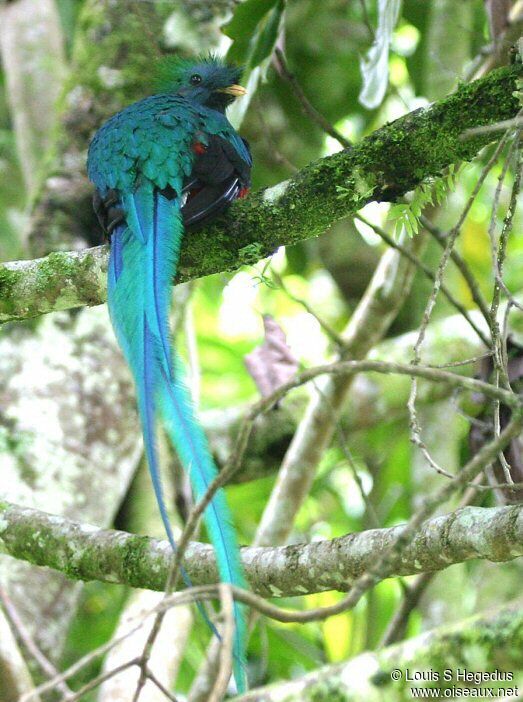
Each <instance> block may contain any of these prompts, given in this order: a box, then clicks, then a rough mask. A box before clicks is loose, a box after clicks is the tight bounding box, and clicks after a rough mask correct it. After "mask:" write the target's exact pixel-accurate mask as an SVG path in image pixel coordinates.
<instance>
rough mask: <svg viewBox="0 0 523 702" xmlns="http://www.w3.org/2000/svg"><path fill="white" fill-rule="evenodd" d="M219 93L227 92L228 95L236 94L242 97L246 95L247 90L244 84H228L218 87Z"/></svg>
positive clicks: (235, 95)
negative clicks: (224, 86)
mask: <svg viewBox="0 0 523 702" xmlns="http://www.w3.org/2000/svg"><path fill="white" fill-rule="evenodd" d="M216 92H217V93H226V94H227V95H234V97H241V96H242V95H246V94H247V91H246V90H245V88H244V87H243V85H228V86H227V87H226V88H218V90H217V91H216Z"/></svg>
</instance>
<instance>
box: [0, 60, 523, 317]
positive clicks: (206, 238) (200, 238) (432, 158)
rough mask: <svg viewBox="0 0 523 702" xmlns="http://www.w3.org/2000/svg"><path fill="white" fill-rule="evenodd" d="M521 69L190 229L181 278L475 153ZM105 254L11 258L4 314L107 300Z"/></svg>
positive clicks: (505, 110) (1, 295) (508, 108)
mask: <svg viewBox="0 0 523 702" xmlns="http://www.w3.org/2000/svg"><path fill="white" fill-rule="evenodd" d="M520 72H521V69H520V67H518V66H512V67H509V68H502V69H499V70H497V71H494V72H492V73H491V74H489V75H488V76H486V77H485V78H482V79H481V80H478V81H476V82H474V83H471V84H470V85H464V86H462V87H460V89H459V90H458V91H457V92H456V93H455V94H454V95H451V96H450V97H447V98H445V99H444V100H441V101H439V102H437V103H435V104H434V105H432V106H431V107H428V108H426V109H419V110H415V111H414V112H412V113H410V114H408V115H406V116H405V117H402V118H401V119H398V120H396V121H395V122H393V123H392V124H388V125H386V126H384V127H382V128H381V129H378V130H377V131H376V132H374V134H372V135H370V136H369V137H367V138H365V139H363V140H362V141H361V142H360V143H359V144H358V145H357V146H355V147H353V148H350V149H345V150H344V151H341V152H339V153H337V154H334V155H332V156H329V157H327V158H324V159H321V160H319V161H315V162H313V163H311V164H309V165H308V166H306V167H305V168H304V169H303V170H302V171H300V172H299V173H297V174H296V175H295V176H293V177H292V178H291V179H290V180H288V181H284V182H283V183H279V184H278V185H276V186H274V187H272V188H269V189H268V190H263V191H259V192H257V193H255V194H253V195H252V196H251V197H249V198H247V199H246V200H244V201H241V202H237V203H235V204H234V206H233V207H231V208H230V210H229V212H228V213H227V214H226V215H224V216H223V217H222V218H220V219H219V220H218V221H216V222H215V223H214V224H212V225H211V226H208V227H206V228H205V229H203V230H202V231H200V232H198V233H194V234H190V235H189V236H187V237H186V239H185V242H184V247H183V251H182V259H181V266H180V274H179V276H178V279H177V280H178V281H183V280H189V279H191V278H197V277H201V276H204V275H208V274H210V273H216V272H219V271H224V270H231V269H234V268H237V267H238V266H240V265H242V264H246V263H253V262H255V261H258V260H259V259H260V258H263V257H265V256H267V255H269V254H271V253H272V252H273V251H274V250H275V249H276V248H277V247H278V246H282V245H289V244H294V243H296V242H297V241H300V240H303V239H307V238H309V237H312V236H317V235H319V234H321V233H323V232H324V231H325V230H326V229H327V228H328V227H329V226H330V225H331V224H332V223H333V222H335V221H337V220H338V219H341V218H342V217H345V216H347V215H351V214H354V213H355V212H356V211H358V210H359V209H360V208H361V207H363V206H364V205H366V204H367V203H368V202H371V201H373V200H381V201H387V200H394V199H395V198H397V197H399V196H401V195H403V194H405V193H406V192H408V191H409V190H412V189H413V188H415V187H416V186H417V185H418V184H419V183H421V182H422V181H423V180H424V179H425V178H427V177H429V176H435V175H438V174H440V173H441V172H442V171H443V169H444V168H446V167H447V166H448V165H450V164H451V163H456V162H458V161H463V160H469V159H471V158H473V157H474V156H475V155H476V154H477V153H478V151H479V150H480V149H481V148H482V147H483V146H485V145H486V144H488V143H489V142H490V141H491V140H492V135H491V134H490V133H483V134H480V135H478V136H476V137H474V138H471V139H462V138H461V135H462V133H463V131H464V130H466V129H471V128H474V127H478V126H483V125H487V124H492V123H494V122H498V121H501V120H505V119H511V118H513V117H515V116H516V114H517V112H518V109H519V107H520V105H519V103H518V101H517V99H516V98H515V97H514V94H513V93H514V91H515V89H516V79H517V77H518V75H519V73H520ZM339 188H343V191H342V192H340V190H339ZM106 259H107V248H106V247H99V248H95V249H86V250H84V251H82V252H75V253H70V252H65V253H54V254H51V255H50V256H48V257H46V258H43V259H39V260H36V261H21V262H15V263H10V264H4V265H3V266H2V267H0V321H4V322H5V321H8V320H10V319H24V318H27V317H35V316H38V315H40V314H44V313H46V312H51V311H53V310H58V309H69V308H71V307H79V306H83V305H95V304H100V303H102V302H104V300H105V296H106V290H105V275H104V270H105V265H106Z"/></svg>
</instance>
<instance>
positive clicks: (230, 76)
mask: <svg viewBox="0 0 523 702" xmlns="http://www.w3.org/2000/svg"><path fill="white" fill-rule="evenodd" d="M158 73H159V81H158V85H159V88H160V89H161V90H162V92H169V93H177V94H178V95H183V96H184V97H185V98H187V99H188V100H192V101H194V102H197V103H198V104H200V105H205V106H206V107H211V108H212V109H214V110H219V111H220V112H223V111H224V110H225V108H226V107H227V106H228V105H230V104H231V103H232V102H233V101H234V100H235V99H236V98H237V97H240V96H241V95H245V93H246V90H245V88H243V87H242V86H241V85H239V84H238V81H239V80H240V76H241V73H242V71H241V68H237V67H236V66H231V65H229V64H227V63H225V62H224V61H223V60H222V59H219V58H217V57H215V56H208V57H204V58H200V59H196V60H194V59H193V60H188V59H180V58H168V59H165V60H164V61H162V62H161V64H160V66H159V71H158Z"/></svg>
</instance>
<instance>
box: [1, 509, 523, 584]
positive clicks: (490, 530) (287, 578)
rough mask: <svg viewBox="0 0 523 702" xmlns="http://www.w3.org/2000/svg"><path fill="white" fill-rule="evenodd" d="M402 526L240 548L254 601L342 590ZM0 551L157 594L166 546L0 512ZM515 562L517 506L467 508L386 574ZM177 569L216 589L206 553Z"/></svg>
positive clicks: (520, 551)
mask: <svg viewBox="0 0 523 702" xmlns="http://www.w3.org/2000/svg"><path fill="white" fill-rule="evenodd" d="M402 529H403V526H401V525H400V526H396V527H392V528H388V529H372V530H368V531H364V532H359V533H354V534H347V535H346V536H343V537H340V538H336V539H332V540H331V541H320V542H314V543H310V544H293V545H291V546H283V547H270V548H261V547H259V548H244V549H242V560H243V563H244V567H245V573H246V576H247V578H248V580H249V582H250V585H251V588H252V589H253V590H254V592H257V593H258V594H260V595H262V596H266V597H281V596H296V595H303V594H308V593H313V592H321V591H325V590H339V591H346V590H349V589H350V587H351V585H352V583H353V582H354V580H355V579H356V578H357V577H358V576H359V575H361V574H362V573H363V572H365V571H366V570H367V569H368V568H369V567H370V566H371V564H372V563H374V562H375V561H376V558H377V557H378V555H379V554H380V553H384V552H385V551H386V550H387V549H388V548H389V547H390V546H391V544H392V543H393V542H394V541H395V539H396V538H397V536H398V534H399V533H400V532H401V530H402ZM0 545H1V546H2V548H3V550H4V551H5V552H6V553H8V554H10V555H12V556H14V557H15V558H19V559H22V560H26V561H29V562H30V563H33V564H34V565H39V566H48V567H50V568H53V569H55V570H58V571H60V572H62V573H65V574H66V575H67V576H68V577H70V578H74V579H78V580H101V581H106V582H114V583H126V584H129V585H131V586H133V587H140V588H148V589H151V590H163V589H164V587H165V580H166V577H167V573H168V570H169V566H170V563H171V559H172V551H171V548H170V546H169V544H168V542H167V541H158V540H155V539H151V538H148V537H145V536H136V535H132V534H127V533H125V532H121V531H114V530H106V529H100V528H98V527H94V526H89V525H86V524H81V523H79V522H74V521H72V520H69V519H65V518H63V517H58V516H54V515H50V514H47V513H45V512H40V511H38V510H35V509H29V508H24V507H19V506H17V505H13V504H10V503H7V502H3V503H0ZM522 555H523V506H522V505H514V506H510V507H497V508H490V509H484V508H480V507H467V508H465V509H461V510H458V511H457V512H453V513H450V514H447V515H444V516H440V517H436V518H434V519H430V520H428V521H426V522H424V523H423V524H422V525H421V528H420V529H419V531H418V533H417V534H416V536H415V538H414V539H413V540H412V542H411V543H410V544H409V545H408V546H407V547H406V548H405V550H404V552H403V554H402V558H401V561H399V562H398V566H397V568H396V569H395V571H394V573H391V575H412V574H414V573H420V572H432V571H438V570H442V569H444V568H447V567H448V566H450V565H452V564H454V563H461V562H463V561H466V560H469V559H472V558H483V559H487V560H490V561H496V562H498V561H508V560H512V559H513V558H516V557H518V556H522ZM185 566H186V569H187V572H188V574H189V576H190V578H191V580H192V582H193V583H194V584H195V585H202V584H208V583H214V582H217V572H216V567H215V561H214V555H213V551H212V549H211V547H209V546H206V545H202V544H192V545H191V547H190V548H189V549H188V551H187V554H186V560H185Z"/></svg>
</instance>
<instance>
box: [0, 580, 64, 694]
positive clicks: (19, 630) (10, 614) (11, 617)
mask: <svg viewBox="0 0 523 702" xmlns="http://www.w3.org/2000/svg"><path fill="white" fill-rule="evenodd" d="M0 601H1V603H2V607H3V609H4V612H5V615H6V617H7V620H8V621H9V622H10V624H11V626H12V627H13V629H14V630H15V632H16V634H17V636H18V637H19V639H20V641H21V643H22V645H23V646H24V648H25V649H26V650H27V652H28V653H29V654H30V655H31V656H32V657H33V658H34V660H35V661H36V662H37V663H38V665H39V666H40V668H41V670H42V671H43V673H44V674H45V675H47V676H48V677H49V678H54V677H56V676H57V675H60V673H59V671H58V670H57V669H56V668H55V666H54V665H53V664H52V663H51V661H50V660H49V659H48V658H47V657H46V656H45V655H44V654H43V653H42V651H41V650H40V649H39V648H38V646H37V645H36V643H35V641H34V640H33V638H32V637H31V634H30V633H29V631H28V630H27V627H26V626H25V624H24V622H23V621H22V618H21V617H20V615H19V614H18V610H17V609H16V607H15V604H14V602H13V601H12V599H11V598H10V597H9V595H8V594H7V592H6V591H5V590H4V589H3V588H2V587H0ZM56 688H57V690H59V692H61V694H62V695H63V700H64V701H66V702H68V701H69V699H70V697H71V695H72V694H73V692H72V690H71V689H70V688H69V686H68V685H67V683H66V682H65V680H59V681H58V683H57V685H56Z"/></svg>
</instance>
